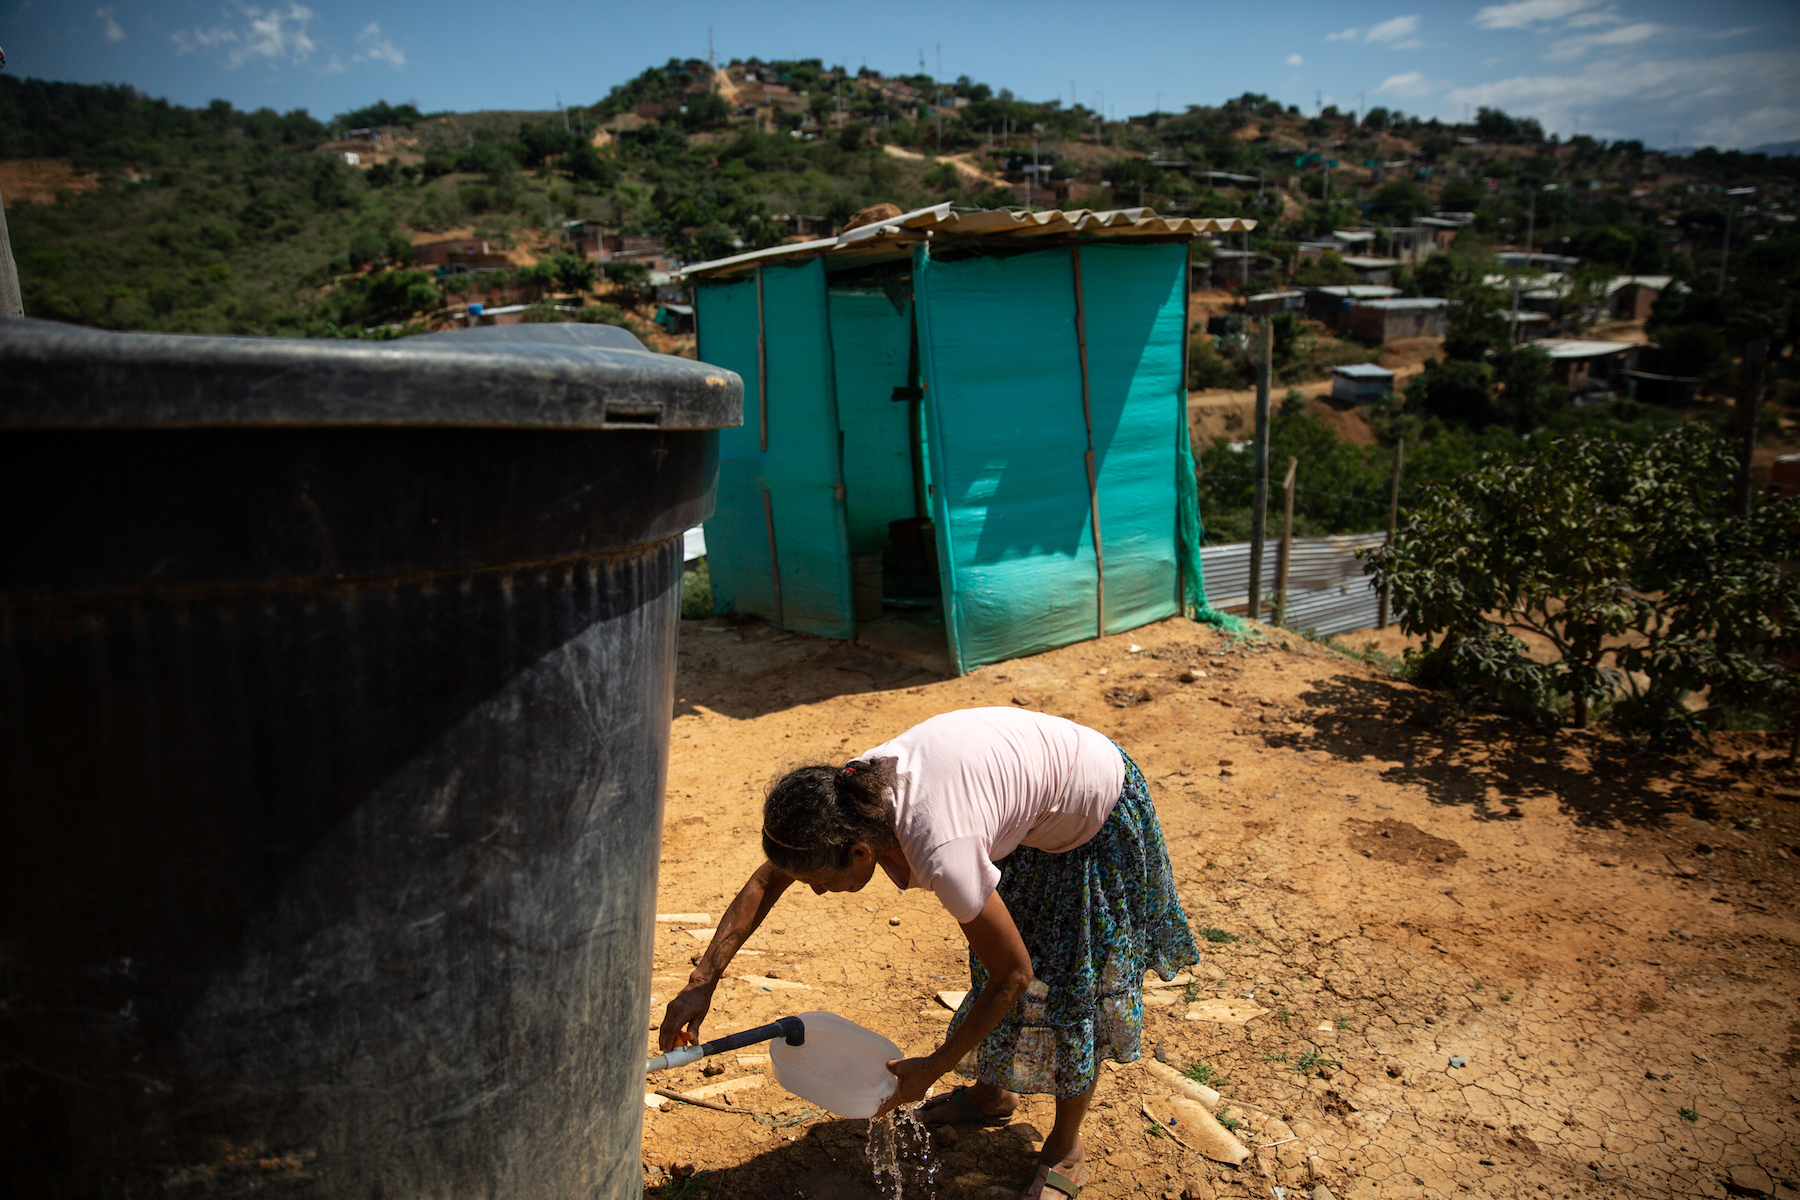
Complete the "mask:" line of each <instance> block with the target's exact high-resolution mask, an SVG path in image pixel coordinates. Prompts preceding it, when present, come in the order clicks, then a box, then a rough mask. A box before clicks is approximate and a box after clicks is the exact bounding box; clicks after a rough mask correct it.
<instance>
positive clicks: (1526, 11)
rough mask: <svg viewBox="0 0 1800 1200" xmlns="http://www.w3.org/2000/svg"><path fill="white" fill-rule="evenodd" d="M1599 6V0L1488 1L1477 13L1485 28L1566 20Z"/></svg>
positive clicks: (1520, 27)
mask: <svg viewBox="0 0 1800 1200" xmlns="http://www.w3.org/2000/svg"><path fill="white" fill-rule="evenodd" d="M1599 6H1600V0H1513V2H1512V3H1510V4H1489V5H1487V6H1486V7H1484V8H1483V9H1482V10H1481V11H1480V12H1478V13H1476V14H1475V23H1476V24H1477V25H1479V26H1481V27H1482V28H1483V29H1529V28H1531V27H1532V26H1533V25H1536V24H1538V23H1539V22H1544V21H1565V20H1568V19H1569V18H1571V17H1577V16H1578V14H1582V13H1585V12H1587V11H1588V10H1589V9H1593V8H1598V7H1599Z"/></svg>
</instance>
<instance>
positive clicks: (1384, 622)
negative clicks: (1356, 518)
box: [1375, 438, 1406, 629]
mask: <svg viewBox="0 0 1800 1200" xmlns="http://www.w3.org/2000/svg"><path fill="white" fill-rule="evenodd" d="M1405 461H1406V439H1405V438H1400V439H1399V440H1398V441H1396V442H1395V443H1394V478H1393V480H1392V481H1391V482H1390V483H1389V484H1388V523H1387V541H1386V542H1385V543H1383V544H1384V545H1388V546H1392V545H1393V544H1394V529H1395V527H1396V526H1398V525H1399V524H1400V468H1401V466H1402V465H1403V464H1404V463H1405ZM1393 598H1394V595H1393V588H1392V587H1391V586H1383V587H1382V589H1381V604H1380V607H1379V610H1378V611H1377V612H1376V614H1375V628H1377V629H1386V628H1387V627H1388V616H1389V613H1390V611H1391V609H1392V607H1393Z"/></svg>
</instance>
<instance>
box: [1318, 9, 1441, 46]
mask: <svg viewBox="0 0 1800 1200" xmlns="http://www.w3.org/2000/svg"><path fill="white" fill-rule="evenodd" d="M1418 31H1419V16H1418V14H1417V13H1415V14H1413V15H1411V16H1406V17H1389V18H1388V19H1387V20H1385V21H1382V22H1380V23H1379V24H1376V25H1371V26H1370V27H1369V28H1368V29H1340V30H1338V31H1337V32H1336V33H1328V34H1326V35H1325V40H1326V41H1328V42H1375V43H1377V44H1379V45H1384V46H1392V47H1393V48H1394V49H1396V50H1411V49H1415V48H1417V47H1419V46H1421V45H1423V44H1424V43H1423V42H1421V41H1419V39H1418V38H1415V37H1413V36H1412V35H1413V34H1415V33H1417V32H1418Z"/></svg>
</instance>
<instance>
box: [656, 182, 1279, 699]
mask: <svg viewBox="0 0 1800 1200" xmlns="http://www.w3.org/2000/svg"><path fill="white" fill-rule="evenodd" d="M1253 225H1254V222H1250V221H1243V220H1239V219H1235V218H1230V219H1212V218H1206V219H1190V218H1175V217H1161V216H1158V215H1157V214H1156V213H1155V212H1154V211H1152V210H1150V209H1124V210H1120V211H1116V212H1091V211H1087V210H1080V211H1072V212H1057V211H1050V212H1020V211H1014V210H991V211H980V212H957V211H953V210H952V208H951V207H950V206H949V205H948V204H943V205H938V206H936V207H933V208H927V209H920V210H918V211H916V212H911V213H905V214H900V215H896V216H892V217H890V218H886V219H882V220H878V221H877V222H875V223H873V224H867V225H863V226H861V227H859V228H855V229H850V230H848V231H846V232H845V233H843V234H842V235H840V236H838V237H835V238H828V239H823V240H818V241H809V242H798V243H790V244H787V245H782V246H776V247H771V248H769V249H766V250H758V251H754V252H751V253H748V254H739V255H736V256H733V257H731V258H724V259H719V260H716V261H713V262H707V263H700V264H697V265H695V266H691V267H688V268H687V269H686V271H685V272H684V274H685V276H686V278H687V279H688V280H689V281H690V282H692V283H693V284H694V285H695V288H694V296H695V308H696V315H697V318H698V332H699V342H700V345H699V355H700V358H701V360H702V361H704V362H710V363H716V364H718V365H719V366H722V367H729V368H730V369H732V370H734V371H736V372H737V373H738V374H740V375H741V376H743V378H744V392H745V394H744V423H743V425H742V426H741V427H740V428H737V429H727V430H724V431H722V433H721V435H720V443H719V456H720V463H719V485H718V486H719V493H718V505H717V509H716V511H715V515H714V517H713V519H712V520H710V521H708V522H707V523H706V544H707V549H708V563H709V566H710V569H711V575H712V588H713V596H714V598H715V603H716V604H717V606H718V608H719V611H721V612H726V611H735V612H739V613H746V614H753V615H756V616H758V617H761V618H763V619H764V620H766V621H769V622H770V623H772V624H774V625H776V626H778V627H780V628H784V629H791V630H801V631H805V632H808V633H814V634H819V635H822V636H825V637H832V638H844V639H850V638H854V637H856V636H857V634H858V629H859V624H858V607H859V605H858V602H857V601H858V594H857V585H858V577H859V574H860V576H861V577H862V578H861V582H862V584H863V594H862V600H863V603H862V605H861V607H862V610H863V617H864V620H865V621H868V620H871V619H873V618H875V617H876V616H877V614H879V613H880V612H881V609H880V607H879V604H880V601H879V598H874V597H872V596H871V592H872V591H873V589H874V588H875V587H876V586H879V587H880V590H881V592H882V593H883V594H886V595H887V596H888V597H889V598H890V599H891V600H896V601H898V602H899V603H900V604H902V605H906V604H910V605H931V606H933V608H932V610H931V611H930V612H923V613H921V612H918V611H916V610H913V609H903V610H902V611H903V613H904V612H911V613H912V615H913V617H914V619H916V620H926V621H930V620H936V619H941V623H942V628H943V637H944V650H945V652H946V655H947V658H948V660H949V662H950V663H951V664H952V666H953V667H954V669H955V670H956V671H958V672H959V673H960V672H963V671H967V670H969V669H971V668H973V667H976V666H979V665H981V664H983V663H991V662H997V661H1000V660H1002V659H1007V658H1014V657H1018V656H1020V655H1025V654H1032V653H1036V652H1039V651H1042V650H1047V649H1051V648H1053V647H1057V646H1064V645H1068V644H1070V643H1072V642H1076V641H1081V640H1083V639H1086V638H1091V637H1094V636H1096V635H1099V634H1103V633H1106V634H1111V633H1120V632H1123V631H1125V630H1129V629H1133V628H1136V627H1137V626H1140V625H1143V624H1146V623H1148V622H1151V621H1156V620H1160V619H1162V618H1164V617H1168V616H1172V615H1174V614H1176V613H1180V612H1183V611H1186V612H1187V613H1188V614H1189V615H1195V616H1198V615H1203V614H1209V613H1210V610H1209V609H1208V608H1207V606H1206V597H1205V591H1204V584H1203V581H1202V579H1201V575H1200V557H1199V539H1200V521H1199V511H1198V504H1197V500H1196V497H1195V486H1194V463H1193V457H1192V451H1191V449H1190V446H1189V442H1188V429H1187V403H1186V399H1187V393H1186V390H1185V387H1184V381H1185V379H1186V361H1185V356H1186V348H1187V338H1186V336H1185V333H1186V330H1187V328H1188V316H1187V288H1186V287H1185V286H1184V284H1185V282H1186V279H1187V262H1188V246H1189V243H1190V242H1191V241H1192V240H1193V239H1194V238H1195V237H1197V236H1199V235H1201V234H1204V233H1209V232H1238V231H1242V230H1246V229H1249V228H1251V227H1253ZM877 556H879V558H878V557H877ZM878 561H880V562H883V563H884V564H885V566H884V568H883V576H882V581H881V582H880V584H879V585H877V584H876V583H875V582H874V581H873V579H872V578H871V576H872V572H873V569H874V564H875V563H876V562H878ZM853 562H854V563H856V564H857V565H856V566H855V567H853ZM909 589H910V591H909V594H907V595H899V593H902V592H908V590H909ZM940 604H941V610H939V609H937V608H936V607H935V606H936V605H940ZM940 612H941V618H940V616H939V614H940Z"/></svg>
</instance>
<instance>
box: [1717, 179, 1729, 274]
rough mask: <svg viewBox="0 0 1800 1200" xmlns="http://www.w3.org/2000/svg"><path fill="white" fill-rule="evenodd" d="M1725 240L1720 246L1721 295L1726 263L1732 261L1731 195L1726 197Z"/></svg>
mask: <svg viewBox="0 0 1800 1200" xmlns="http://www.w3.org/2000/svg"><path fill="white" fill-rule="evenodd" d="M1725 200H1726V203H1725V240H1724V242H1723V243H1721V244H1720V246H1719V295H1721V296H1723V295H1724V294H1725V264H1726V263H1728V262H1730V261H1731V197H1730V196H1729V195H1727V196H1726V198H1725Z"/></svg>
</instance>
